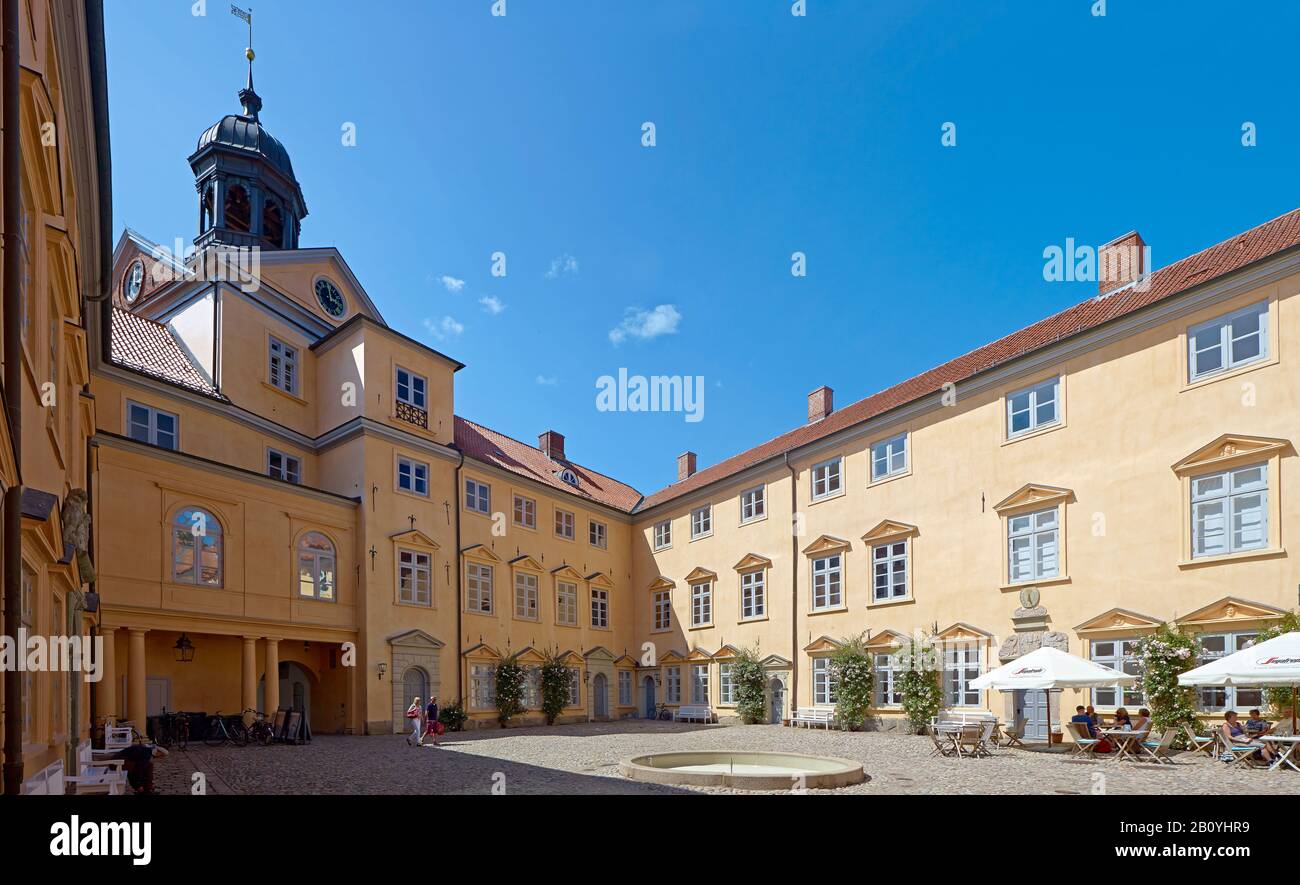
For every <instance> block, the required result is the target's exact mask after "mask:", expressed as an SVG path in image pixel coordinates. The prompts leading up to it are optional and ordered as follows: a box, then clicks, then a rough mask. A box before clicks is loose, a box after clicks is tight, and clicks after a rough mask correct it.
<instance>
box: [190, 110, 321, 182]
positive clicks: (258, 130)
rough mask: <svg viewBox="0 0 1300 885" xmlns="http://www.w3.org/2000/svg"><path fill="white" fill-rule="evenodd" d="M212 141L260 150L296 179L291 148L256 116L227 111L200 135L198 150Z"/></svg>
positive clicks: (266, 157)
mask: <svg viewBox="0 0 1300 885" xmlns="http://www.w3.org/2000/svg"><path fill="white" fill-rule="evenodd" d="M210 144H217V145H221V146H223V147H230V148H235V149H237V150H242V151H251V152H252V153H255V154H260V155H261V156H262V157H264V158H265V159H266V161H267V162H269V163H270V164H271V165H272V166H274V167H275V168H276V169H278V170H279V171H280V172H282V173H284V174H285V175H286V176H288V178H289V180H290V181H296V180H297V179H295V178H294V175H293V163H291V162H290V161H289V152H288V151H287V150H285V148H284V145H283V144H281V143H280V140H279V139H278V138H276V137H275V136H274V135H272V134H271V133H269V132H267V131H266V129H265V128H264V127H263V126H262V124H261V123H260V122H258V120H257V118H256V117H250V116H247V115H245V114H227V115H226V116H224V117H222V118H221V119H220V120H218V121H217V122H216V123H213V124H212V125H211V126H209V127H208V128H207V129H205V130H203V134H202V135H200V136H199V146H198V148H197V150H200V151H201V150H203V149H204V148H205V147H207V146H208V145H210Z"/></svg>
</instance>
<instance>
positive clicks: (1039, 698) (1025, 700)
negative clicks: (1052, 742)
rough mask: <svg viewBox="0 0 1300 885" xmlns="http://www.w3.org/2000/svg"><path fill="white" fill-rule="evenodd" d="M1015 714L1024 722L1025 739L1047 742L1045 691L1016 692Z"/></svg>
mask: <svg viewBox="0 0 1300 885" xmlns="http://www.w3.org/2000/svg"><path fill="white" fill-rule="evenodd" d="M1016 716H1017V718H1020V719H1023V720H1024V723H1025V740H1028V741H1043V742H1044V743H1046V742H1047V692H1045V691H1041V690H1035V691H1018V692H1016Z"/></svg>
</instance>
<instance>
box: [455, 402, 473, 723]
mask: <svg viewBox="0 0 1300 885" xmlns="http://www.w3.org/2000/svg"><path fill="white" fill-rule="evenodd" d="M452 420H453V422H454V421H455V418H454V417H453V419H452ZM453 426H454V424H453ZM453 432H454V431H453ZM458 454H459V455H460V460H459V461H457V462H456V489H455V491H454V492H453V493H452V496H451V512H452V513H454V514H455V520H456V550H455V551H454V553H453V554H452V555H453V562H452V564H453V565H455V566H456V703H458V704H460V705H461V708H462V709H468V708H469V704H468V702H466V700H465V694H464V690H465V674H464V673H463V672H462V671H463V670H464V667H465V661H464V653H465V652H464V649H465V646H464V644H463V643H462V642H461V639H460V631H461V626H462V625H461V619H462V618H463V617H464V616H463V615H462V613H461V609H460V606H461V586H460V572H461V567H460V546H461V541H460V494H461V492H460V490H461V483H462V482H463V481H464V480H463V479H462V478H461V470H462V468H464V466H465V452H464V451H463V450H459V451H458Z"/></svg>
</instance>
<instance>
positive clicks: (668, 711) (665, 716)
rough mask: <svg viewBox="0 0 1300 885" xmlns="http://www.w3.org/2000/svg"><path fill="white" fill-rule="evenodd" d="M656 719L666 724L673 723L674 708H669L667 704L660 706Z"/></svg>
mask: <svg viewBox="0 0 1300 885" xmlns="http://www.w3.org/2000/svg"><path fill="white" fill-rule="evenodd" d="M655 718H656V719H659V720H662V721H664V722H672V721H673V711H672V708H671V707H669V706H668V705H667V704H660V705H659V710H658V712H657V713H656V715H655Z"/></svg>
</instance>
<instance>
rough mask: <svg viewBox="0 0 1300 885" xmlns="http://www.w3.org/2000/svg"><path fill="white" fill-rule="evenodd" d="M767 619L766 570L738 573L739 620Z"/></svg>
mask: <svg viewBox="0 0 1300 885" xmlns="http://www.w3.org/2000/svg"><path fill="white" fill-rule="evenodd" d="M765 617H767V570H766V569H761V568H760V569H754V570H753V571H749V572H741V573H740V619H741V620H742V621H757V620H761V619H762V618H765Z"/></svg>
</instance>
